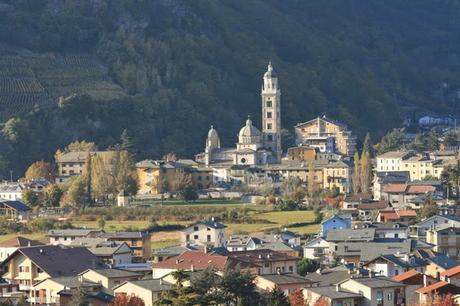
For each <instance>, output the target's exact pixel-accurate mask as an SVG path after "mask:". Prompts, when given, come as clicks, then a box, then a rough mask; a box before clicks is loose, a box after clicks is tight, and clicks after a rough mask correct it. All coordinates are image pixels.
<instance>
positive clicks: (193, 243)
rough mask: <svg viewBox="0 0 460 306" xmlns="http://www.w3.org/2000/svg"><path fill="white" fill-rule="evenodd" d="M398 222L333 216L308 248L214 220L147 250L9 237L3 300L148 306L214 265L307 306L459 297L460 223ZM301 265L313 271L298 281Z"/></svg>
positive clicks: (119, 242) (118, 240)
mask: <svg viewBox="0 0 460 306" xmlns="http://www.w3.org/2000/svg"><path fill="white" fill-rule="evenodd" d="M393 212H394V214H396V215H398V214H397V213H396V212H397V210H394V211H393ZM398 216H399V219H388V220H387V219H382V222H375V221H370V220H369V221H360V220H353V217H352V216H351V215H338V214H336V215H333V216H331V217H329V218H328V219H326V220H324V221H323V222H322V223H321V229H320V231H319V233H318V234H317V235H316V236H315V237H312V238H311V239H310V240H308V241H307V242H304V241H303V240H301V237H300V236H299V235H297V234H296V233H294V232H292V231H289V230H286V229H285V230H282V231H279V232H274V233H272V234H261V235H230V236H227V234H226V226H225V224H223V223H221V222H219V221H218V220H217V219H214V218H212V219H209V220H204V221H201V222H197V223H195V224H192V225H190V226H188V227H186V228H184V229H183V230H181V244H180V245H177V246H172V247H166V248H162V249H157V250H155V251H153V252H152V251H151V245H150V235H149V234H148V233H142V232H115V233H105V232H104V231H101V230H91V229H62V230H50V231H49V232H48V234H47V236H48V238H49V241H48V243H47V244H43V243H41V242H39V241H34V240H30V239H26V238H22V237H16V238H12V239H10V240H7V241H4V242H2V243H0V261H1V264H0V268H1V271H2V279H3V282H1V283H0V300H1V299H6V298H9V299H14V298H19V297H21V296H25V297H27V299H28V301H30V302H31V303H33V304H49V305H70V303H71V301H72V295H73V294H75V292H76V289H77V288H80V289H82V290H83V291H84V293H85V295H86V297H87V299H88V300H89V301H91V303H93V304H96V305H108V304H109V303H110V302H111V301H113V299H114V298H115V297H116V296H117V295H127V296H131V295H135V296H137V297H140V298H141V299H142V300H143V301H144V303H145V305H146V306H151V305H153V304H154V302H155V301H156V300H157V299H158V298H159V297H160V295H161V294H162V293H164V292H166V291H168V290H173V289H174V288H175V283H176V279H175V278H174V277H173V275H174V273H173V272H175V271H178V270H181V271H184V272H185V273H187V274H188V275H189V276H192V275H194V274H195V273H199V272H200V271H203V270H204V269H207V268H209V267H213V268H214V269H215V270H216V271H217V272H216V273H217V274H219V275H222V273H223V271H224V270H225V269H227V268H234V267H236V266H238V267H239V268H241V269H242V270H244V271H248V272H250V273H252V274H253V275H254V276H255V280H254V282H255V285H256V287H257V288H258V290H260V291H271V290H274V289H275V288H278V289H280V290H282V291H283V292H284V293H285V294H286V295H289V294H291V293H293V292H295V291H301V292H302V293H303V296H304V298H305V301H306V303H307V304H308V305H314V304H315V302H316V301H318V300H319V299H320V298H322V299H323V300H326V301H327V303H328V304H329V305H410V304H415V303H423V302H425V301H426V300H427V299H429V298H432V296H433V294H441V295H442V294H447V293H451V294H453V295H454V298H457V296H456V294H459V296H458V299H460V262H459V261H457V258H458V257H459V256H460V245H458V244H457V241H460V220H459V219H457V218H455V217H452V216H446V215H435V216H432V217H430V218H427V219H425V220H423V221H421V222H416V219H415V216H412V215H411V214H407V213H406V214H400V215H398ZM381 218H383V216H381ZM376 220H378V219H376ZM303 258H307V259H310V260H315V261H317V262H318V263H319V264H320V265H319V267H320V268H319V269H318V270H317V271H312V272H310V273H308V274H307V275H304V276H301V275H300V274H299V273H298V265H297V264H298V262H299V261H300V260H302V259H303ZM183 285H184V286H188V285H190V281H189V280H187V281H184V284H183Z"/></svg>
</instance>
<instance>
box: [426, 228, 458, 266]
mask: <svg viewBox="0 0 460 306" xmlns="http://www.w3.org/2000/svg"><path fill="white" fill-rule="evenodd" d="M426 242H428V243H431V244H433V245H434V247H433V250H434V251H435V252H439V253H442V254H445V255H447V256H449V257H451V258H459V257H460V227H457V226H455V225H452V224H450V223H448V224H441V225H438V226H436V227H433V228H430V229H429V230H427V232H426Z"/></svg>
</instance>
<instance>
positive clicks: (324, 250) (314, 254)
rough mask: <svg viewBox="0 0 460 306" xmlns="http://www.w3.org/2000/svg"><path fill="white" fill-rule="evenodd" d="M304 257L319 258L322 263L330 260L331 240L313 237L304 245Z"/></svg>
mask: <svg viewBox="0 0 460 306" xmlns="http://www.w3.org/2000/svg"><path fill="white" fill-rule="evenodd" d="M303 257H304V258H308V259H314V260H318V261H319V262H321V263H324V264H326V263H328V262H329V242H327V240H325V239H324V238H322V237H317V238H313V239H312V240H310V241H308V242H307V243H305V245H304V246H303Z"/></svg>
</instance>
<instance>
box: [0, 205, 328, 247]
mask: <svg viewBox="0 0 460 306" xmlns="http://www.w3.org/2000/svg"><path fill="white" fill-rule="evenodd" d="M137 204H139V203H137ZM184 206H188V207H194V208H197V209H199V208H201V207H202V208H210V207H213V208H225V209H226V210H227V211H228V210H236V211H238V212H240V211H243V210H244V211H246V217H245V218H246V220H249V221H248V222H243V223H240V222H234V223H232V222H228V221H226V222H225V224H226V225H227V235H232V234H241V233H247V234H261V233H263V232H264V231H268V230H273V229H283V228H287V229H289V230H292V231H295V232H297V233H299V234H313V233H316V232H318V230H319V224H313V220H314V214H313V212H312V211H275V210H274V209H273V207H272V206H265V205H254V204H249V203H240V202H238V201H231V200H226V201H219V200H202V201H197V202H194V203H184V202H180V201H169V200H168V201H164V202H163V203H161V201H150V202H148V203H147V201H145V202H143V203H142V205H139V207H142V208H143V209H146V211H149V213H148V215H145V216H143V217H141V218H139V219H143V220H121V219H120V218H117V216H113V217H114V220H108V221H106V224H105V228H104V229H105V230H106V231H123V230H144V229H146V228H148V227H149V225H150V221H149V219H150V217H151V216H154V215H155V212H156V211H157V210H158V209H162V208H161V207H164V208H166V207H169V208H170V209H174V208H179V209H180V208H183V207H184ZM128 211H129V210H128ZM223 211H225V210H223ZM193 222H194V221H177V220H174V218H173V217H171V218H167V217H166V218H165V217H162V218H161V219H160V220H159V221H158V222H157V223H158V224H159V225H177V224H180V225H184V226H187V225H189V224H191V223H193ZM71 223H72V225H73V226H74V227H76V228H98V222H97V221H87V220H85V219H84V218H83V217H73V218H72V220H71ZM45 234H46V233H45V232H39V233H33V234H24V235H22V236H24V237H28V238H31V239H36V240H40V241H44V242H46V241H47V239H46V236H45ZM14 236H16V234H8V235H3V236H0V242H1V241H3V240H6V239H9V238H11V237H14ZM179 241H180V234H179V232H178V231H175V230H172V231H160V232H155V233H153V234H152V248H153V249H159V248H162V247H167V246H172V245H177V244H178V243H179Z"/></svg>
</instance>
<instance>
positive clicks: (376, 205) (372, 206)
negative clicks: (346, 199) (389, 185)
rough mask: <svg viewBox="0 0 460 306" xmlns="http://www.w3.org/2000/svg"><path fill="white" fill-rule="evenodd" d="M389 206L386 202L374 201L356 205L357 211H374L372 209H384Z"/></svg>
mask: <svg viewBox="0 0 460 306" xmlns="http://www.w3.org/2000/svg"><path fill="white" fill-rule="evenodd" d="M388 206H389V205H388V203H387V202H386V201H375V202H370V203H362V204H359V205H358V209H362V210H374V209H384V208H387V207H388Z"/></svg>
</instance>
